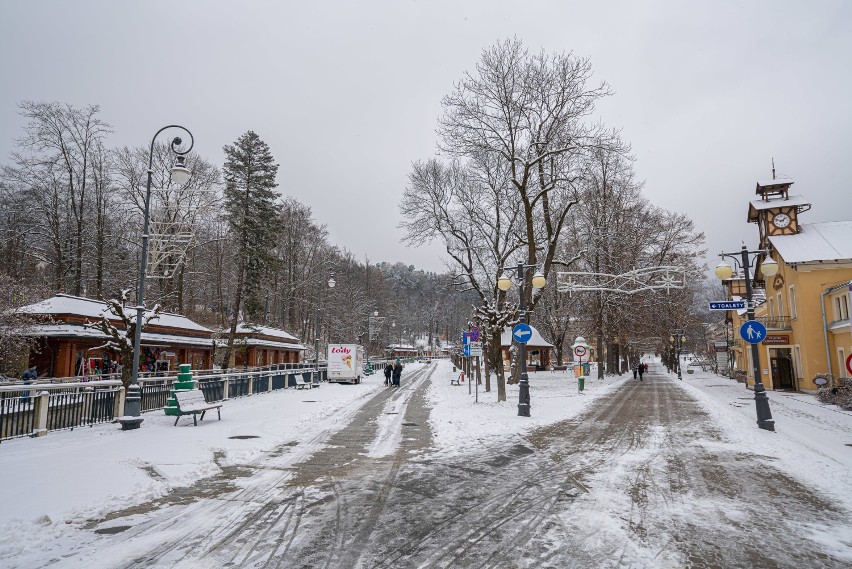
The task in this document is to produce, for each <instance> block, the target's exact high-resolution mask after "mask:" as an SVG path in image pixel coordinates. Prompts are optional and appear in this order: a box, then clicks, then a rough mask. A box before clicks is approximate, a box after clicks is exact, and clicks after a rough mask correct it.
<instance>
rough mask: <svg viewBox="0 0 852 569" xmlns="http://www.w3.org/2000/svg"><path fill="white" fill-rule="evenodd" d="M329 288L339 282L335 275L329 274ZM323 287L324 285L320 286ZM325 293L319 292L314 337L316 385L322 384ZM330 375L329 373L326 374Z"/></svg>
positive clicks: (327, 282)
mask: <svg viewBox="0 0 852 569" xmlns="http://www.w3.org/2000/svg"><path fill="white" fill-rule="evenodd" d="M326 284H327V285H328V288H334V285H336V284H337V282H336V281H335V280H334V273H333V272H331V271H329V272H328V281H326ZM320 286H322V284H320ZM323 296H324V295H323V291H322V290H319V291H318V292H317V322H316V334H315V335H314V383H315V384H318V383H319V382H320V372H319V349H320V326H321V325H322V316H321V312H322V297H323ZM326 373H328V372H326ZM326 377H328V376H326Z"/></svg>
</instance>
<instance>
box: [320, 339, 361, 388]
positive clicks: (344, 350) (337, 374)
mask: <svg viewBox="0 0 852 569" xmlns="http://www.w3.org/2000/svg"><path fill="white" fill-rule="evenodd" d="M363 367H364V348H362V347H361V346H359V345H358V344H329V345H328V381H329V382H332V383H361V376H362V375H363V373H364V372H363Z"/></svg>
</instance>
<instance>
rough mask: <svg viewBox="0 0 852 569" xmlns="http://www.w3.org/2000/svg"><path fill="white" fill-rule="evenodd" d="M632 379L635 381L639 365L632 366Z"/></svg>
mask: <svg viewBox="0 0 852 569" xmlns="http://www.w3.org/2000/svg"><path fill="white" fill-rule="evenodd" d="M632 369H633V379H636V374H637V373H638V372H639V364H633V368H632Z"/></svg>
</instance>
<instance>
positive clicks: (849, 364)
mask: <svg viewBox="0 0 852 569" xmlns="http://www.w3.org/2000/svg"><path fill="white" fill-rule="evenodd" d="M846 370H847V371H848V372H849V373H852V354H849V357H848V358H846Z"/></svg>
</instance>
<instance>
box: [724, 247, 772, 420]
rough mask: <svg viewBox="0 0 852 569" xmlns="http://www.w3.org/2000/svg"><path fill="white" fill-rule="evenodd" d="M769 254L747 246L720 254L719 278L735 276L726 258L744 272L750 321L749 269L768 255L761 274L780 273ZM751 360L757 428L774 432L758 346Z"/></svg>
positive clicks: (752, 352)
mask: <svg viewBox="0 0 852 569" xmlns="http://www.w3.org/2000/svg"><path fill="white" fill-rule="evenodd" d="M768 253H769V252H768V251H766V250H764V249H759V250H757V251H749V250H748V248H747V247H746V246H745V245H743V247H742V249H741V250H740V251H739V253H719V256H720V257H722V262H721V263H719V264H718V265H717V266H716V270H715V273H716V276H717V277H719V278H720V279H722V280H723V281H724V280H727V279H729V278H731V276H732V275H733V274H734V267H732V266H731V265H729V264H728V263H726V262H725V258H726V257H727V258H729V259H731V260H733V261H734V265H735V266H739V267H740V268H742V270H743V277H744V278H745V289H746V318H748V320H754V302H752V291H751V279H750V278H749V275H748V270H749V268H751V267H752V265H753V264H754V261H755V260H756V259H757V258H758V256H759V255H761V254H767V257H766V260H764V261H763V264H762V265H761V269H760V270H761V272H762V273H763V274H764V275H765V276H767V277H771V276H772V275H774V274H775V273H777V272H778V263H776V262H775V261H774V260H773V259H772V257H769V256H768ZM749 255H752V258H751V260H749ZM737 256H739V258H737ZM751 359H752V366H753V367H754V406H755V409H756V411H757V426H758V427H760V428H761V429H766V430H767V431H774V430H775V421H773V420H772V411H770V410H769V398H768V397H767V396H766V388H765V387H764V386H763V382H762V381H761V379H760V354H759V352H758V347H757V344H752V345H751Z"/></svg>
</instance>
